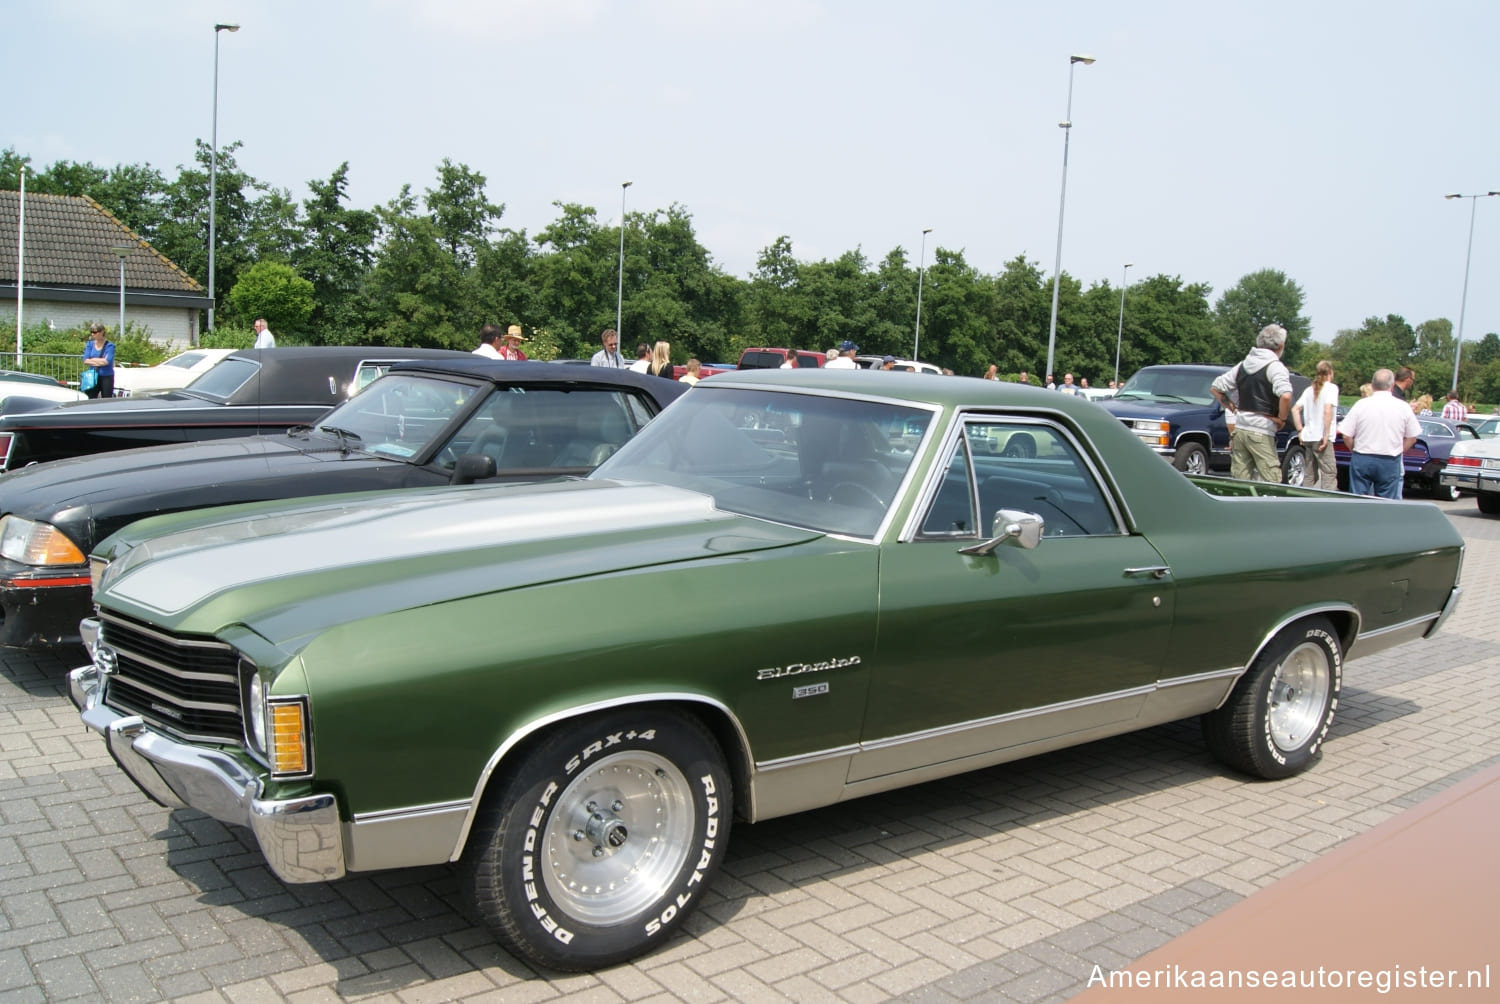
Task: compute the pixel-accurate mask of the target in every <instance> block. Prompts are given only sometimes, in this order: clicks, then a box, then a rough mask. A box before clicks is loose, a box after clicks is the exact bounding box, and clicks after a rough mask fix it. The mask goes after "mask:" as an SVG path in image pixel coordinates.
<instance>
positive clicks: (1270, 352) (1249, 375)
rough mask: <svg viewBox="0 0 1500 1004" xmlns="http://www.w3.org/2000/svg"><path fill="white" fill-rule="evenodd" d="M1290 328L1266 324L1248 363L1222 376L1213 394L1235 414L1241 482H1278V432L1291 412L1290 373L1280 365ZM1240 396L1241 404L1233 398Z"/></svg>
mask: <svg viewBox="0 0 1500 1004" xmlns="http://www.w3.org/2000/svg"><path fill="white" fill-rule="evenodd" d="M1285 349H1286V329H1285V328H1283V327H1282V326H1281V325H1279V324H1267V325H1266V326H1265V327H1264V328H1261V329H1260V334H1259V335H1257V336H1256V338H1255V348H1253V349H1251V350H1250V352H1249V353H1248V354H1247V355H1246V356H1245V360H1244V362H1242V363H1240V364H1239V365H1238V366H1236V367H1234V368H1233V369H1230V370H1226V371H1224V372H1223V373H1221V374H1219V376H1218V378H1217V379H1215V380H1214V382H1213V383H1212V384H1211V385H1210V388H1209V389H1210V392H1211V393H1212V394H1213V396H1214V397H1215V398H1216V399H1217V400H1218V402H1219V403H1220V404H1221V405H1223V406H1224V410H1226V411H1229V412H1232V413H1233V414H1234V415H1235V426H1234V436H1233V437H1232V438H1231V440H1230V447H1229V473H1230V476H1232V477H1235V478H1239V479H1240V480H1244V481H1250V480H1260V481H1280V480H1281V463H1280V462H1279V461H1278V460H1277V459H1276V433H1277V432H1278V431H1279V430H1280V429H1281V428H1282V426H1284V425H1286V419H1287V415H1288V414H1289V413H1290V412H1291V410H1292V377H1291V374H1289V373H1288V372H1287V371H1286V366H1284V365H1282V362H1281V353H1282V352H1283V351H1285ZM1236 398H1238V402H1239V403H1238V404H1236V403H1235V399H1236Z"/></svg>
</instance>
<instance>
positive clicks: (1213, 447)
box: [1099, 365, 1309, 474]
mask: <svg viewBox="0 0 1500 1004" xmlns="http://www.w3.org/2000/svg"><path fill="white" fill-rule="evenodd" d="M1227 369H1229V367H1228V366H1201V365H1173V366H1145V367H1142V368H1141V369H1139V370H1137V371H1136V372H1135V375H1134V376H1132V377H1131V378H1130V379H1129V380H1126V381H1125V386H1123V387H1121V388H1120V391H1119V393H1117V394H1116V395H1115V396H1114V397H1112V398H1106V399H1105V400H1103V401H1100V402H1099V403H1100V404H1101V405H1102V406H1103V407H1104V408H1105V410H1107V411H1109V412H1110V413H1111V414H1113V415H1115V416H1116V417H1118V418H1119V419H1120V421H1122V422H1124V423H1125V425H1126V426H1127V427H1128V428H1129V429H1130V430H1131V431H1132V432H1134V433H1135V434H1136V435H1137V436H1139V437H1140V438H1141V441H1142V442H1144V443H1145V444H1146V445H1147V446H1149V447H1151V449H1152V450H1154V451H1156V452H1157V453H1159V454H1161V455H1162V456H1163V457H1165V458H1167V459H1168V460H1170V461H1171V462H1172V466H1173V467H1176V468H1177V469H1178V470H1179V471H1184V472H1186V473H1188V474H1207V473H1210V472H1211V471H1216V470H1228V469H1229V426H1228V425H1226V424H1225V421H1224V409H1223V408H1222V407H1220V405H1219V402H1218V401H1216V400H1214V396H1213V394H1212V393H1210V392H1209V389H1208V388H1209V384H1211V383H1213V381H1214V378H1215V377H1217V376H1218V375H1219V374H1220V373H1223V372H1224V371H1225V370H1227ZM1308 383H1309V381H1308V379H1307V378H1306V377H1304V376H1302V375H1301V374H1300V373H1293V374H1292V403H1293V404H1296V403H1297V397H1298V395H1300V394H1301V393H1302V389H1303V388H1304V387H1306V386H1307V385H1308ZM1292 431H1293V430H1292V424H1291V423H1290V422H1288V423H1287V426H1286V428H1285V429H1283V430H1282V431H1281V433H1280V434H1279V435H1277V437H1276V449H1277V452H1278V453H1282V452H1285V450H1286V444H1287V441H1288V440H1289V439H1290V438H1291V434H1292Z"/></svg>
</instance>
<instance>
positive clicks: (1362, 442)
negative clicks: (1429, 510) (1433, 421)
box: [1339, 369, 1422, 499]
mask: <svg viewBox="0 0 1500 1004" xmlns="http://www.w3.org/2000/svg"><path fill="white" fill-rule="evenodd" d="M1395 382H1396V375H1395V374H1394V373H1392V372H1391V371H1390V370H1385V369H1382V370H1376V371H1375V376H1374V377H1372V378H1371V380H1370V387H1371V388H1372V390H1371V393H1370V396H1369V397H1362V398H1360V399H1359V400H1358V401H1356V402H1354V407H1352V408H1350V409H1349V414H1347V415H1345V416H1344V420H1343V421H1342V422H1340V423H1339V432H1340V433H1341V434H1342V435H1343V437H1344V445H1345V446H1347V447H1349V490H1350V491H1351V492H1353V493H1354V494H1356V495H1375V496H1378V497H1380V498H1388V499H1399V498H1400V497H1401V482H1402V480H1403V478H1402V471H1401V454H1403V453H1405V452H1406V451H1407V450H1409V449H1411V447H1412V444H1413V443H1415V442H1416V441H1417V437H1418V436H1420V435H1421V434H1422V425H1421V423H1420V422H1418V421H1417V417H1416V416H1415V415H1413V414H1412V412H1411V406H1410V405H1408V404H1407V403H1406V402H1405V401H1403V400H1401V399H1400V398H1398V397H1396V396H1394V395H1393V394H1392V392H1391V391H1392V385H1393V384H1395Z"/></svg>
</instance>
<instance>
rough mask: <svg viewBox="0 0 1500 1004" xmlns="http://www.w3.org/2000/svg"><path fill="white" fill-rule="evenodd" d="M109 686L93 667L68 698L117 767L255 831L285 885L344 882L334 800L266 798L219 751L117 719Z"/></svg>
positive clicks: (258, 783) (167, 801)
mask: <svg viewBox="0 0 1500 1004" xmlns="http://www.w3.org/2000/svg"><path fill="white" fill-rule="evenodd" d="M87 640H88V639H87V638H86V639H85V641H87ZM103 684H104V680H103V677H102V675H101V674H100V672H99V670H98V668H97V667H95V666H92V665H89V666H81V667H79V668H78V669H75V670H73V671H72V672H71V673H69V674H68V693H69V696H70V697H71V698H72V699H73V703H74V704H75V705H76V706H77V707H78V710H79V711H80V712H81V713H82V717H83V723H84V725H86V726H88V727H89V728H91V729H93V730H94V731H95V732H97V733H99V734H100V735H101V736H103V737H104V742H105V745H106V746H108V748H109V752H110V755H111V756H113V757H114V759H115V762H116V763H118V764H119V765H120V767H121V769H123V770H124V771H125V773H126V774H128V775H129V776H130V778H131V780H133V781H134V782H135V783H136V784H137V785H139V786H140V788H141V790H142V791H144V792H145V793H146V794H147V795H149V796H150V797H151V798H152V799H153V800H154V801H156V802H158V803H160V804H162V805H164V806H166V807H168V808H171V809H181V808H193V809H197V810H199V811H200V812H205V813H207V814H208V815H210V816H212V817H214V818H215V819H217V820H219V821H220V822H224V823H229V824H232V825H238V826H248V827H249V828H250V829H251V831H252V832H254V834H255V839H256V841H257V842H258V843H259V844H260V849H261V852H262V853H263V854H264V855H265V857H266V862H267V863H268V864H269V865H270V867H271V871H273V872H274V873H275V874H276V876H277V877H278V878H280V879H281V880H282V881H284V882H326V881H329V880H331V879H336V878H341V877H342V876H343V874H344V848H343V838H342V831H341V827H340V824H339V812H338V804H337V802H336V801H335V799H334V797H333V796H332V795H328V794H321V795H308V796H305V797H301V798H288V799H264V798H261V797H260V796H261V794H262V792H263V791H264V787H265V784H264V779H263V778H262V777H261V776H260V775H258V774H255V773H252V772H251V771H249V770H247V769H246V768H245V767H244V765H243V764H241V763H239V762H238V761H237V760H235V759H234V758H233V757H231V756H229V755H227V754H225V753H223V752H220V751H219V750H216V749H212V748H203V747H199V746H189V745H187V744H185V743H180V742H177V741H176V740H174V739H171V738H169V737H168V736H165V735H162V734H161V733H159V732H156V731H154V730H152V728H151V727H150V726H149V725H147V724H146V723H145V722H144V721H143V720H142V719H141V718H140V716H138V715H122V714H120V713H118V712H116V711H114V710H113V709H111V708H110V707H108V706H107V705H105V704H104V703H103V702H102V697H103V691H104V686H103Z"/></svg>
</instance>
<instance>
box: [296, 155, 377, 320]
mask: <svg viewBox="0 0 1500 1004" xmlns="http://www.w3.org/2000/svg"><path fill="white" fill-rule="evenodd" d="M307 187H308V190H309V191H310V192H311V193H312V195H311V197H310V198H308V199H306V200H305V201H304V202H303V203H302V208H303V212H304V214H305V215H304V218H303V224H302V229H303V239H302V241H301V242H300V243H299V244H298V246H297V247H296V249H295V251H294V253H293V255H292V264H293V265H294V266H295V267H296V268H297V271H298V273H299V274H300V275H301V276H302V277H303V278H305V279H307V280H308V281H309V282H311V283H312V287H313V311H312V315H311V316H310V317H309V319H308V328H309V332H308V333H309V336H310V340H311V341H313V342H315V343H328V344H339V343H342V342H346V341H349V342H356V341H359V340H360V339H361V338H362V336H363V333H364V332H363V329H364V323H363V321H362V318H361V313H360V310H359V300H358V293H359V290H360V287H361V285H362V284H363V282H364V280H365V278H366V277H367V276H368V275H369V273H370V269H371V268H372V267H373V266H374V262H375V241H376V239H377V238H378V237H379V235H380V218H379V217H378V216H377V215H376V214H375V213H373V212H370V211H368V210H364V209H351V208H349V207H348V206H346V205H345V202H346V201H347V199H348V188H349V162H348V161H345V162H344V163H342V164H340V165H339V166H338V168H337V169H336V170H335V171H334V172H333V173H332V174H331V175H329V177H328V180H326V181H323V180H318V179H314V180H312V181H309V182H308V183H307ZM272 330H275V329H274V328H273V329H272Z"/></svg>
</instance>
